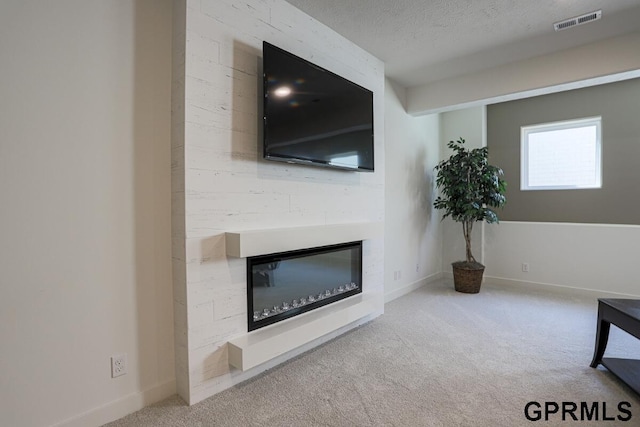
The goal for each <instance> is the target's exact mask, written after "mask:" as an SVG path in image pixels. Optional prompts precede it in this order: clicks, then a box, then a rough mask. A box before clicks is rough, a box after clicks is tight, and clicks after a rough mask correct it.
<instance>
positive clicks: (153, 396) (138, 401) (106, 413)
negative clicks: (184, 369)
mask: <svg viewBox="0 0 640 427" xmlns="http://www.w3.org/2000/svg"><path fill="white" fill-rule="evenodd" d="M174 394H176V380H175V379H172V380H170V381H167V382H164V383H161V384H158V385H156V386H154V387H151V388H149V389H147V390H144V391H141V392H136V393H131V394H129V395H127V396H124V397H122V398H120V399H117V400H114V401H113V402H109V403H107V404H104V405H102V406H99V407H97V408H94V409H91V410H89V411H87V412H84V413H82V414H79V415H76V416H74V417H71V418H69V419H67V420H65V421H62V422H60V423H57V424H54V425H53V426H52V427H88V426H96V427H98V426H101V425H103V424H106V423H109V422H111V421H115V420H117V419H120V418H122V417H124V416H126V415H129V414H131V413H133V412H136V411H138V410H140V409H142V408H144V407H145V406H149V405H151V404H153V403H156V402H159V401H161V400H164V399H166V398H168V397H170V396H173V395H174Z"/></svg>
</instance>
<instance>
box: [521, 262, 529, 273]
mask: <svg viewBox="0 0 640 427" xmlns="http://www.w3.org/2000/svg"><path fill="white" fill-rule="evenodd" d="M522 272H523V273H528V272H529V263H526V262H523V263H522Z"/></svg>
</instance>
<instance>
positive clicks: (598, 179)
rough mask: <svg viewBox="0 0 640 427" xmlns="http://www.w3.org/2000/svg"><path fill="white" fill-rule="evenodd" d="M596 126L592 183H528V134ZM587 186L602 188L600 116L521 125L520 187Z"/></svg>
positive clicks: (558, 187) (526, 188)
mask: <svg viewBox="0 0 640 427" xmlns="http://www.w3.org/2000/svg"><path fill="white" fill-rule="evenodd" d="M594 125H595V126H596V147H595V150H596V152H595V156H596V163H595V170H594V173H595V182H594V184H593V185H544V186H542V185H538V186H531V185H529V156H528V154H529V135H530V134H532V133H537V132H541V131H553V130H563V129H572V128H580V127H585V126H594ZM589 188H602V117H600V116H598V117H587V118H582V119H576V120H565V121H559V122H552V123H542V124H536V125H529V126H522V127H521V128H520V189H521V190H524V191H531V190H577V189H589Z"/></svg>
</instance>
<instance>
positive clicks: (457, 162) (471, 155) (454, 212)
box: [433, 138, 507, 262]
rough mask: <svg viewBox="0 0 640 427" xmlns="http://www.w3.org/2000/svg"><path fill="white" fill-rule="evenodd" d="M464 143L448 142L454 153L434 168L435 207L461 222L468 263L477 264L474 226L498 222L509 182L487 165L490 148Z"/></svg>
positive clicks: (494, 167) (460, 141) (495, 169)
mask: <svg viewBox="0 0 640 427" xmlns="http://www.w3.org/2000/svg"><path fill="white" fill-rule="evenodd" d="M464 143H465V140H464V139H462V138H459V139H458V141H455V142H454V141H449V144H447V146H448V147H449V148H450V149H452V150H453V151H454V153H453V154H452V155H451V157H449V159H447V160H443V161H441V162H440V163H438V165H437V166H436V167H435V170H436V172H437V176H436V187H437V188H438V189H440V195H439V196H438V197H437V198H436V200H435V201H434V202H433V207H434V208H436V209H442V210H444V215H443V219H444V218H446V217H449V216H450V217H451V218H452V219H453V220H454V221H457V222H460V223H462V226H463V232H464V237H465V241H466V244H467V262H475V258H474V257H473V255H472V254H471V231H472V228H473V223H474V222H477V221H486V222H487V223H489V224H491V223H497V222H498V215H497V214H496V212H495V210H494V209H495V208H500V207H502V206H504V204H505V203H506V197H505V192H506V188H507V183H506V182H505V180H504V179H503V175H504V174H503V172H502V169H500V168H498V167H496V166H492V165H490V164H489V162H488V156H489V149H488V147H482V148H474V149H471V150H469V149H466V148H465V147H464Z"/></svg>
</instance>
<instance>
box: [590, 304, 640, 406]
mask: <svg viewBox="0 0 640 427" xmlns="http://www.w3.org/2000/svg"><path fill="white" fill-rule="evenodd" d="M611 324H614V325H615V326H617V327H618V328H620V329H622V330H623V331H626V332H628V333H629V334H631V335H633V336H634V337H636V338H638V339H640V300H635V299H618V298H601V299H598V326H597V328H598V329H597V331H596V346H595V350H594V353H593V360H592V361H591V367H592V368H595V367H597V366H598V365H599V364H601V365H602V366H604V367H605V368H607V369H608V370H609V371H610V372H611V373H613V374H614V375H615V376H617V377H618V378H620V379H621V380H622V381H623V382H624V383H625V384H627V385H628V386H629V387H631V388H632V389H633V391H635V392H636V393H638V394H640V360H635V359H616V358H611V357H604V358H603V357H602V356H603V355H604V351H605V349H606V347H607V341H608V340H609V328H610V327H611Z"/></svg>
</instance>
